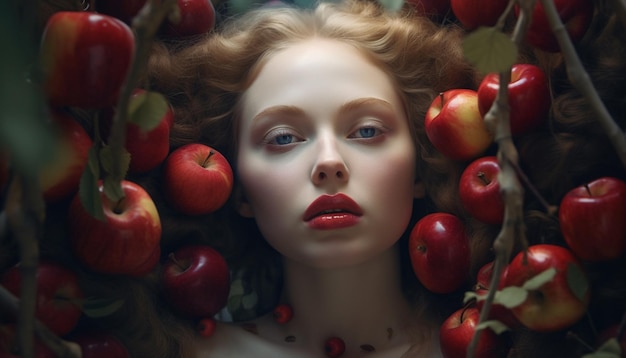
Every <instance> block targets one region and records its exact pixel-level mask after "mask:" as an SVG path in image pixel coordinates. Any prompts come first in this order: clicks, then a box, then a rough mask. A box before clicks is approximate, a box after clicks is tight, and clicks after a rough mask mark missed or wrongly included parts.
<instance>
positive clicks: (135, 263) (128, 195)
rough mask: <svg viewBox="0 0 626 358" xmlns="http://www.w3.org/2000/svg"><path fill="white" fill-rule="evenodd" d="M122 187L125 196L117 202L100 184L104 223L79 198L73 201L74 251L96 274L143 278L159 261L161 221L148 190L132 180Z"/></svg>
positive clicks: (71, 215)
mask: <svg viewBox="0 0 626 358" xmlns="http://www.w3.org/2000/svg"><path fill="white" fill-rule="evenodd" d="M121 184H122V190H123V191H124V195H125V197H124V198H123V199H122V200H120V201H119V202H113V201H111V200H110V199H109V198H108V197H107V196H106V195H105V194H104V189H103V183H102V182H100V183H99V190H100V197H101V198H102V207H103V210H104V216H105V220H104V221H101V220H98V219H96V218H94V217H93V216H91V215H90V214H89V213H88V212H87V211H86V210H85V208H84V207H83V204H82V203H81V200H80V196H79V195H76V196H75V197H74V198H73V200H72V202H71V204H70V208H69V213H68V219H69V220H68V221H69V228H70V238H71V243H72V248H73V251H74V253H75V255H76V256H77V257H78V259H79V260H80V261H81V262H82V263H83V264H84V265H85V266H87V267H88V268H90V269H92V270H93V271H96V272H100V273H106V274H123V275H131V276H142V275H145V274H147V273H149V272H150V271H151V270H152V269H153V268H154V266H155V265H156V263H157V262H158V257H159V256H160V246H159V244H160V241H161V220H160V218H159V213H158V211H157V208H156V206H155V204H154V202H153V200H152V198H151V197H150V195H149V194H148V192H146V190H145V189H143V188H142V187H141V186H139V185H138V184H136V183H133V182H131V181H128V180H123V181H122V183H121Z"/></svg>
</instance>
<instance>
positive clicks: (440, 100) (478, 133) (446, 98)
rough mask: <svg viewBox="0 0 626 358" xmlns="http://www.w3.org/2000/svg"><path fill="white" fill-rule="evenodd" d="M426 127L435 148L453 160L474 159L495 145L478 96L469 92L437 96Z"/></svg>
mask: <svg viewBox="0 0 626 358" xmlns="http://www.w3.org/2000/svg"><path fill="white" fill-rule="evenodd" d="M424 125H425V130H426V135H427V136H428V139H429V140H430V141H431V143H432V144H433V146H434V147H435V148H436V149H437V150H438V151H439V152H441V153H442V154H443V155H445V156H446V157H448V158H450V159H453V160H459V161H465V160H470V159H474V158H476V157H478V156H479V155H481V154H482V153H484V152H485V151H486V150H487V148H488V147H489V146H490V145H491V143H492V141H493V136H492V134H491V133H489V131H488V130H487V127H486V126H485V122H484V121H483V118H482V116H481V114H480V112H479V110H478V94H477V92H476V91H473V90H469V89H452V90H448V91H445V92H443V93H441V94H440V95H439V96H437V97H436V98H435V99H434V100H433V102H432V103H431V104H430V106H429V108H428V111H427V112H426V117H425V122H424Z"/></svg>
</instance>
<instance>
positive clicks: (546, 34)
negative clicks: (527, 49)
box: [515, 0, 594, 52]
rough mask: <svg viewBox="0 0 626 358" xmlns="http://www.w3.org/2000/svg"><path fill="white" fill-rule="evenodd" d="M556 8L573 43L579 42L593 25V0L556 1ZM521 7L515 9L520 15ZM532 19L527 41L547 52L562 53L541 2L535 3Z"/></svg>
mask: <svg viewBox="0 0 626 358" xmlns="http://www.w3.org/2000/svg"><path fill="white" fill-rule="evenodd" d="M553 2H554V6H555V7H556V11H557V13H558V14H559V17H560V18H561V22H563V25H564V26H565V31H567V34H568V35H569V37H570V39H571V40H572V42H574V43H576V42H578V41H579V40H580V39H581V38H582V37H583V36H584V35H585V33H586V32H587V29H588V28H589V26H590V25H591V20H592V19H593V14H594V4H593V0H554V1H553ZM519 11H520V9H519V6H516V7H515V12H516V14H518V15H519ZM531 16H532V19H531V22H530V25H529V26H528V31H527V32H526V41H527V42H528V44H530V45H531V46H534V47H535V48H537V49H540V50H543V51H547V52H558V51H560V47H559V43H558V41H557V40H556V37H555V36H554V34H553V33H552V29H551V27H550V23H549V22H548V17H547V16H546V13H545V10H544V8H543V5H542V4H541V1H537V2H536V3H535V7H534V9H533V11H532V15H531Z"/></svg>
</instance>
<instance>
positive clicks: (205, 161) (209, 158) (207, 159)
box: [201, 150, 215, 168]
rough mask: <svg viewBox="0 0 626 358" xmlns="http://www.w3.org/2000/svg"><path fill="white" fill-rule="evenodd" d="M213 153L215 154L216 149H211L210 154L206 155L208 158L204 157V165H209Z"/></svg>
mask: <svg viewBox="0 0 626 358" xmlns="http://www.w3.org/2000/svg"><path fill="white" fill-rule="evenodd" d="M213 154H215V152H214V151H212V150H211V151H210V152H209V155H207V156H206V158H204V160H203V161H202V164H201V165H202V167H204V168H206V167H208V166H209V160H211V157H212V156H213Z"/></svg>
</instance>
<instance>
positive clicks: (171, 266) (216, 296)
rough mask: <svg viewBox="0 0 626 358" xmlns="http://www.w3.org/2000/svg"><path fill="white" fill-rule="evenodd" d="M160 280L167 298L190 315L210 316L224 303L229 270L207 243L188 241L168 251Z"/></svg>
mask: <svg viewBox="0 0 626 358" xmlns="http://www.w3.org/2000/svg"><path fill="white" fill-rule="evenodd" d="M161 283H162V287H163V293H164V295H165V298H166V300H167V301H168V302H169V303H170V304H171V305H172V307H173V308H174V309H175V310H176V311H177V312H179V313H180V314H182V315H184V316H186V317H190V318H198V319H202V318H207V317H213V316H214V315H215V314H216V313H217V312H219V310H220V309H222V308H223V307H225V306H226V302H227V300H228V293H229V291H230V272H229V269H228V264H227V262H226V260H225V259H224V257H223V256H222V255H221V254H220V253H219V252H218V251H217V250H215V249H213V248H212V247H210V246H206V245H188V246H183V247H180V248H178V249H176V250H175V251H174V252H172V253H170V254H169V256H168V259H167V261H166V262H165V263H164V264H163V271H162V274H161Z"/></svg>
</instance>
